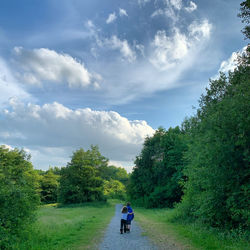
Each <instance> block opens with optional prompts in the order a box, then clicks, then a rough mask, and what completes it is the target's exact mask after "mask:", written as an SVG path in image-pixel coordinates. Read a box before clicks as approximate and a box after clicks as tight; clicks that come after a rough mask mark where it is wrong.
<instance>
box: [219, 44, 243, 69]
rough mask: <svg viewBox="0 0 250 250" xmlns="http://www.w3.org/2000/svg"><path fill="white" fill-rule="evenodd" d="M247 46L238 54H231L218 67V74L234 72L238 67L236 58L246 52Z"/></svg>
mask: <svg viewBox="0 0 250 250" xmlns="http://www.w3.org/2000/svg"><path fill="white" fill-rule="evenodd" d="M246 49H247V46H245V47H243V48H242V49H241V50H240V51H239V52H233V53H232V55H231V56H230V57H229V58H228V59H227V60H225V61H223V62H222V63H221V65H220V69H219V72H223V73H228V71H234V70H235V69H236V67H237V65H238V63H237V58H238V56H239V55H242V54H244V53H245V52H246Z"/></svg>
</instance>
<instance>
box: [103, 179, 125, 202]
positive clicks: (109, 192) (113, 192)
mask: <svg viewBox="0 0 250 250" xmlns="http://www.w3.org/2000/svg"><path fill="white" fill-rule="evenodd" d="M103 188H104V195H106V196H107V197H108V198H111V199H119V200H125V198H126V189H125V186H124V185H123V184H122V183H121V182H120V181H118V180H112V179H111V180H110V181H104V186H103Z"/></svg>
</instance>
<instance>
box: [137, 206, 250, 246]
mask: <svg viewBox="0 0 250 250" xmlns="http://www.w3.org/2000/svg"><path fill="white" fill-rule="evenodd" d="M135 214H136V221H137V222H138V223H139V224H140V226H141V227H142V228H143V230H144V234H145V235H146V236H148V237H149V238H151V239H152V241H154V242H155V243H156V244H158V245H159V246H160V247H162V248H163V249H164V244H165V243H166V242H168V244H170V245H172V246H173V247H179V248H180V249H202V250H203V249H204V250H211V249H213V250H224V249H225V250H226V249H231V250H247V249H250V244H249V241H247V235H246V234H245V233H243V232H242V233H241V232H233V231H231V232H225V231H220V230H218V229H212V228H211V227H205V225H202V224H199V223H198V222H195V223H185V222H182V221H180V220H179V222H178V223H177V222H176V220H175V215H176V210H175V209H166V208H163V209H145V208H141V207H137V208H136V207H135ZM173 220H174V222H173Z"/></svg>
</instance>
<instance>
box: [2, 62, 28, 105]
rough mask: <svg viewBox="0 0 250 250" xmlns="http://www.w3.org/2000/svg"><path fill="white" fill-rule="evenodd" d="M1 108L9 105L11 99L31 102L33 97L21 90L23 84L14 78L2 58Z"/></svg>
mask: <svg viewBox="0 0 250 250" xmlns="http://www.w3.org/2000/svg"><path fill="white" fill-rule="evenodd" d="M0 89H1V91H0V106H2V107H3V106H5V105H7V104H8V102H9V99H10V98H13V97H18V98H19V99H20V100H31V99H32V98H31V96H30V95H29V94H28V93H27V92H26V91H25V90H23V89H22V88H21V84H20V83H19V82H18V81H17V79H16V78H15V77H14V76H13V74H12V72H11V70H10V68H9V67H8V66H7V64H6V62H5V61H4V60H3V59H2V58H0Z"/></svg>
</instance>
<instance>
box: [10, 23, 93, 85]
mask: <svg viewBox="0 0 250 250" xmlns="http://www.w3.org/2000/svg"><path fill="white" fill-rule="evenodd" d="M89 25H90V24H89ZM14 54H15V59H16V62H17V63H18V65H19V66H20V68H21V77H22V80H23V81H24V82H26V83H29V84H35V85H39V84H41V83H42V81H50V82H57V83H64V82H67V83H68V85H69V87H72V88H74V87H86V86H88V85H90V84H91V83H92V81H93V80H94V79H92V78H93V76H92V75H91V73H89V71H88V70H87V69H86V68H85V66H84V64H83V63H80V62H78V61H76V60H75V59H74V58H72V57H71V56H70V55H68V54H59V53H57V52H56V51H54V50H49V49H46V48H40V49H33V50H25V49H24V48H22V47H15V48H14Z"/></svg>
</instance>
